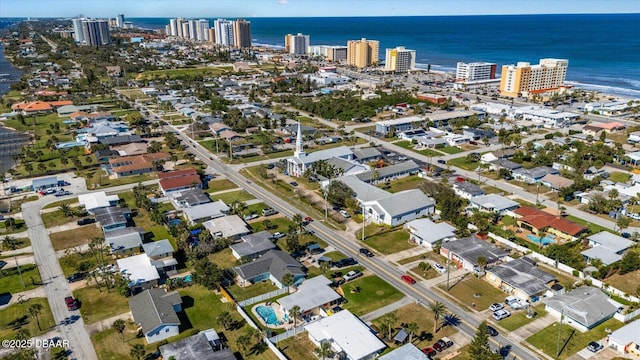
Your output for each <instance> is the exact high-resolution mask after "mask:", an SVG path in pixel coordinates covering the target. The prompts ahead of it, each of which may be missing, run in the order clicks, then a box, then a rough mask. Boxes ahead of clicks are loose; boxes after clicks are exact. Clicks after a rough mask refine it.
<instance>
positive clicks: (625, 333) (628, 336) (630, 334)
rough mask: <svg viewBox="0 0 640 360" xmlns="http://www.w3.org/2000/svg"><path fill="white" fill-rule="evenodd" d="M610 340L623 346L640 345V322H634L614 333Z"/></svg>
mask: <svg viewBox="0 0 640 360" xmlns="http://www.w3.org/2000/svg"><path fill="white" fill-rule="evenodd" d="M609 339H610V340H612V341H615V342H617V343H618V344H622V345H629V344H631V343H635V344H640V320H636V321H633V322H631V323H629V324H627V325H625V326H623V327H621V328H620V329H618V330H616V331H614V332H612V333H611V335H609Z"/></svg>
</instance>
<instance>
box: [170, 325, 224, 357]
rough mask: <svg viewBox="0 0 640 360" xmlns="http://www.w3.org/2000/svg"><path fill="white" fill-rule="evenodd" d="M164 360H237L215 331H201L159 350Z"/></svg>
mask: <svg viewBox="0 0 640 360" xmlns="http://www.w3.org/2000/svg"><path fill="white" fill-rule="evenodd" d="M158 350H159V351H160V353H161V354H162V358H163V359H173V360H194V359H197V360H235V359H236V357H235V355H233V351H231V349H229V348H227V347H225V346H224V342H223V341H222V339H220V336H219V335H218V333H216V331H215V330H214V329H209V330H205V331H201V332H199V333H197V334H195V335H193V336H189V337H188V338H185V339H182V340H178V341H174V342H172V343H169V344H166V345H162V346H160V347H159V348H158Z"/></svg>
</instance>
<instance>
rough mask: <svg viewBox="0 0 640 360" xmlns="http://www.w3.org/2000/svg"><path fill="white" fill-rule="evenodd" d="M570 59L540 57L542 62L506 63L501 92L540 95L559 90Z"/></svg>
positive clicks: (508, 94)
mask: <svg viewBox="0 0 640 360" xmlns="http://www.w3.org/2000/svg"><path fill="white" fill-rule="evenodd" d="M568 66H569V60H566V59H540V64H537V65H531V64H530V63H528V62H518V63H517V65H504V66H503V67H502V76H501V78H500V94H501V95H502V96H508V97H518V96H524V97H529V96H533V95H540V94H545V93H549V94H551V93H554V92H557V91H558V90H559V89H560V87H562V86H564V80H565V78H566V76H567V68H568Z"/></svg>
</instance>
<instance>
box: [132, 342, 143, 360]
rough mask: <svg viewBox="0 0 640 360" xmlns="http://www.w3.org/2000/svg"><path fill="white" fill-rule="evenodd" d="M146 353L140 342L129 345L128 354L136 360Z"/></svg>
mask: <svg viewBox="0 0 640 360" xmlns="http://www.w3.org/2000/svg"><path fill="white" fill-rule="evenodd" d="M146 354H147V352H146V351H145V350H144V345H142V344H135V345H133V346H131V351H129V355H131V356H132V357H134V358H136V359H138V360H140V359H141V358H143V357H144V356H145V355H146Z"/></svg>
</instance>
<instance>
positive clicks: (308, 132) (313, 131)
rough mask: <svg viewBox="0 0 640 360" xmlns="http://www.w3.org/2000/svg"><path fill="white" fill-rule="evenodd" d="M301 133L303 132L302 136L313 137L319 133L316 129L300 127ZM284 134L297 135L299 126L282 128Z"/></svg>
mask: <svg viewBox="0 0 640 360" xmlns="http://www.w3.org/2000/svg"><path fill="white" fill-rule="evenodd" d="M300 131H302V135H306V136H311V137H313V135H315V134H316V132H317V131H318V130H317V129H316V128H314V127H312V126H307V125H302V124H301V125H300ZM282 132H283V133H285V134H287V135H295V134H296V133H297V132H298V124H289V125H286V126H285V127H283V128H282Z"/></svg>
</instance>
